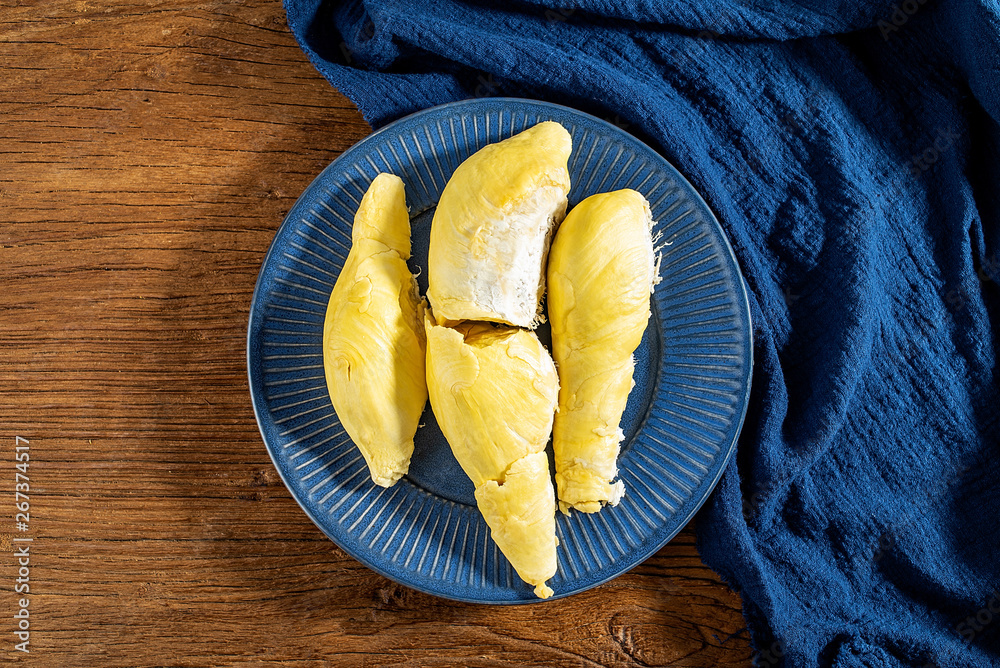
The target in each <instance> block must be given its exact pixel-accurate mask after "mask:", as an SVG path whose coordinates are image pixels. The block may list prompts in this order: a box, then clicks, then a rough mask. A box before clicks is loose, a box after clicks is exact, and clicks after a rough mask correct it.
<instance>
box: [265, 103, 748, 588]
mask: <svg viewBox="0 0 1000 668" xmlns="http://www.w3.org/2000/svg"><path fill="white" fill-rule="evenodd" d="M543 120H554V121H558V122H560V123H562V124H563V126H565V127H566V129H567V130H569V132H570V134H571V135H572V136H573V153H572V155H571V157H570V160H569V170H570V177H571V179H572V183H573V188H572V190H571V191H570V196H569V199H570V206H572V205H574V204H576V203H577V202H579V201H580V200H581V199H583V198H585V197H587V196H588V195H592V194H594V193H598V192H607V191H611V190H617V189H620V188H634V189H635V190H638V191H639V192H641V193H642V194H643V195H645V196H646V199H647V200H649V202H650V205H651V206H652V211H653V219H654V220H656V221H657V222H656V227H655V229H654V234H659V235H660V241H659V242H660V243H662V244H664V246H663V248H662V252H663V258H662V262H661V263H660V276H661V279H662V280H661V282H660V284H659V285H658V286H657V288H656V292H655V294H654V296H653V304H652V312H653V314H652V318H651V319H650V323H649V327H648V328H647V329H646V334H645V336H644V338H643V341H642V344H641V346H640V347H639V349H638V350H637V351H636V354H635V356H636V373H635V387H634V388H633V389H632V392H631V394H630V395H629V401H628V408H627V410H626V412H625V416H624V418H623V420H622V429H623V430H624V432H625V435H626V438H625V441H624V443H623V444H622V445H623V448H622V455H621V458H620V461H619V467H620V477H621V479H622V480H624V481H625V487H626V495H625V498H624V499H623V500H622V502H621V503H620V504H619V505H618V506H617V507H615V508H610V507H608V508H605V509H604V510H602V511H601V512H600V513H596V514H591V515H587V514H583V513H573V515H572V516H570V517H565V516H563V515H559V516H558V517H557V521H556V529H557V532H558V536H559V550H558V555H559V570H558V572H557V573H556V575H555V577H554V578H552V580H550V582H549V584H550V585H551V586H552V588H553V589H554V590H555V592H556V597H561V596H568V595H570V594H574V593H576V592H580V591H583V590H585V589H588V588H590V587H594V586H596V585H598V584H600V583H602V582H605V581H607V580H609V579H611V578H613V577H615V576H617V575H619V574H621V573H623V572H625V571H627V570H629V569H630V568H632V567H634V566H635V565H637V564H639V563H641V562H642V561H643V560H645V559H646V558H647V557H649V556H650V555H651V554H653V553H654V552H655V551H656V550H658V549H659V548H660V547H661V546H662V545H663V544H664V543H666V542H667V541H668V540H670V539H671V538H672V537H673V536H674V535H675V534H676V533H677V532H678V531H679V530H680V529H681V528H682V527H683V526H684V525H685V524H686V523H687V522H688V520H690V519H691V517H692V515H694V513H695V511H696V510H697V509H698V508H699V507H700V506H701V504H702V503H703V502H704V501H705V499H706V497H707V496H708V494H709V493H710V492H711V490H712V488H713V487H714V485H715V483H716V482H717V481H718V479H719V476H720V475H721V473H722V470H723V468H724V467H725V465H726V462H727V460H728V459H729V456H730V454H731V453H732V451H733V449H734V447H735V442H736V436H737V434H738V433H739V430H740V426H741V424H742V421H743V415H744V413H745V410H746V405H747V398H748V395H749V389H750V371H751V366H752V360H751V333H750V314H749V308H748V305H747V298H746V292H745V289H744V286H743V280H742V278H741V276H740V272H739V269H738V267H737V265H736V261H735V259H734V258H733V253H732V249H731V248H730V247H729V243H728V242H727V241H726V238H725V236H724V235H723V232H722V229H721V228H720V227H719V224H718V222H716V220H715V218H714V216H713V215H712V212H711V211H709V209H708V207H707V206H706V205H705V202H704V201H702V199H701V197H699V196H698V193H697V192H695V190H694V188H692V187H691V185H690V184H689V183H688V182H687V181H685V180H684V178H683V177H682V176H681V175H680V174H679V173H678V172H677V170H675V169H674V168H673V167H671V166H670V165H669V164H668V163H667V162H666V161H665V160H664V159H663V158H662V157H660V156H659V155H658V154H657V153H656V152H655V151H653V150H652V149H650V148H649V147H648V146H646V145H645V144H643V143H641V142H639V141H638V140H636V139H635V138H634V137H632V136H630V135H628V134H626V133H625V132H623V131H622V130H620V129H618V128H616V127H615V126H613V125H610V124H609V123H606V122H604V121H601V120H599V119H597V118H594V117H592V116H589V115H587V114H583V113H580V112H578V111H574V110H572V109H568V108H566V107H560V106H557V105H553V104H547V103H543V102H534V101H530V100H519V99H502V98H494V99H485V100H472V101H466V102H457V103H453V104H447V105H444V106H441V107H435V108H433V109H428V110H426V111H422V112H419V113H416V114H413V115H412V116H409V117H407V118H404V119H402V120H399V121H397V122H395V123H393V124H391V125H389V126H387V127H385V128H383V129H382V130H380V131H378V132H376V133H374V134H372V135H371V136H369V137H367V138H366V139H364V140H363V141H361V142H359V143H358V144H357V145H355V146H353V147H352V148H350V149H348V150H347V151H345V152H344V154H343V155H341V156H340V157H339V158H338V159H337V160H335V161H334V162H333V164H331V165H330V166H329V167H327V168H326V169H325V170H324V171H323V173H322V174H320V175H319V176H318V177H317V178H316V180H315V181H313V182H312V184H311V185H310V186H309V187H308V188H307V189H306V191H305V192H304V193H303V194H302V196H301V197H300V198H299V200H298V201H297V202H296V203H295V205H294V206H293V207H292V209H291V211H290V212H289V214H288V217H287V218H286V219H285V221H284V223H283V224H282V226H281V228H280V229H279V230H278V233H277V236H276V237H275V239H274V242H273V243H272V245H271V248H270V250H269V252H268V254H267V257H266V259H265V260H264V265H263V268H262V269H261V272H260V277H259V279H258V281H257V288H256V290H255V291H254V296H253V306H252V308H251V311H250V324H249V334H248V341H247V365H248V367H249V375H250V391H251V394H252V396H253V405H254V411H255V412H256V415H257V422H258V424H259V425H260V431H261V434H263V437H264V442H265V444H266V445H267V449H268V451H269V452H270V454H271V458H272V459H273V460H274V465H275V466H276V467H277V469H278V471H279V472H280V474H281V477H282V479H283V480H284V481H285V484H286V485H287V486H288V489H289V490H291V492H292V495H293V496H294V497H295V498H296V500H297V501H298V502H299V504H301V506H302V508H303V509H304V510H305V511H306V513H307V514H308V515H309V517H310V518H311V519H312V520H313V522H315V523H316V524H317V525H318V526H319V527H320V528H321V529H322V530H323V531H324V532H325V533H326V534H327V535H328V536H329V537H330V538H331V539H332V540H333V541H334V542H335V543H337V545H339V546H340V547H341V548H343V549H344V550H345V551H346V552H348V553H349V554H350V555H352V556H353V557H355V558H356V559H358V560H359V561H361V562H362V563H364V564H366V565H368V566H369V567H371V568H372V569H373V570H375V571H377V572H379V573H381V574H383V575H385V576H386V577H389V578H392V579H393V580H396V581H397V582H400V583H402V584H405V585H408V586H410V587H413V588H414V589H419V590H421V591H424V592H428V593H431V594H434V595H436V596H442V597H444V598H450V599H455V600H461V601H474V602H480V603H522V602H529V601H536V600H538V599H536V598H535V596H534V594H532V591H531V588H530V587H529V586H528V585H526V584H524V583H523V582H521V580H520V579H519V578H518V577H517V574H516V573H515V572H514V570H513V569H512V568H511V566H510V564H509V563H508V562H507V560H506V559H505V558H504V556H503V555H502V554H501V553H500V551H499V550H498V549H497V547H496V545H495V544H494V543H493V541H492V540H491V539H490V532H489V529H488V528H487V526H486V523H485V522H484V521H483V519H482V517H481V516H480V514H479V511H478V510H477V509H476V505H475V499H474V496H473V487H472V483H471V482H470V481H469V480H468V478H467V477H466V476H465V474H464V473H463V472H462V470H461V468H460V467H459V465H458V463H457V462H456V461H455V459H454V458H453V457H452V454H451V451H450V449H449V447H448V444H447V442H446V441H445V439H444V437H443V436H442V434H441V431H440V430H439V428H438V426H437V423H436V422H435V420H434V416H433V414H432V413H431V411H430V407H429V405H428V407H427V409H426V411H425V413H424V417H423V419H422V423H423V424H424V426H423V427H421V428H420V429H419V431H418V432H417V436H416V442H415V452H414V454H413V459H412V463H411V465H410V472H409V474H408V475H407V476H406V477H404V478H403V479H402V480H400V481H399V482H398V483H397V484H396V485H394V486H393V487H391V488H389V489H383V488H381V487H377V486H375V485H374V484H373V483H372V482H371V480H370V478H369V477H368V470H367V468H366V466H365V462H364V460H363V459H362V457H361V454H360V452H359V451H358V449H357V448H356V447H355V445H354V444H353V443H352V442H351V440H350V438H349V437H348V436H347V435H346V434H345V433H344V430H343V427H341V425H340V422H339V421H338V420H337V415H336V413H335V412H334V410H333V406H332V405H331V403H330V398H329V396H328V394H327V389H326V382H325V379H324V374H323V352H322V338H323V319H324V315H325V310H326V304H327V300H328V299H329V297H330V292H331V290H332V289H333V285H334V282H335V281H336V280H337V276H338V274H339V272H340V270H341V267H342V266H343V263H344V259H345V258H346V257H347V253H348V251H349V249H350V246H351V221H352V220H353V218H354V213H355V211H356V210H357V207H358V203H359V202H360V201H361V197H362V195H363V194H364V192H365V190H366V189H367V188H368V185H369V183H370V182H371V180H372V179H373V178H374V177H375V175H376V174H378V173H379V172H392V173H393V174H396V175H398V176H399V177H401V178H402V179H403V182H404V183H405V184H406V199H407V204H408V205H409V206H410V213H411V219H412V223H411V224H412V230H413V258H412V260H411V263H410V264H411V268H412V269H413V270H414V271H418V268H420V267H424V266H426V257H427V241H428V237H429V233H430V225H431V217H432V215H433V213H434V207H435V206H436V205H437V202H438V198H439V196H440V194H441V190H442V189H443V188H444V185H445V183H446V182H447V180H448V178H449V177H450V176H451V174H452V172H453V171H454V170H455V168H456V167H457V166H458V165H459V163H461V162H462V161H463V160H465V158H466V157H468V156H469V155H471V154H472V153H473V152H475V151H476V150H478V149H480V148H482V147H483V146H485V145H486V144H488V143H491V142H496V141H499V140H501V139H505V138H507V137H510V136H511V135H513V134H516V133H518V132H520V131H521V130H524V129H525V128H528V127H530V126H532V125H534V124H536V123H538V122H540V121H543ZM420 283H421V285H420V287H421V291H425V290H426V289H427V285H426V272H423V271H421V273H420ZM544 334H545V332H543V333H542V336H543V340H544Z"/></svg>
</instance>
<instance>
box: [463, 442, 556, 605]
mask: <svg viewBox="0 0 1000 668" xmlns="http://www.w3.org/2000/svg"><path fill="white" fill-rule="evenodd" d="M476 503H477V504H478V505H479V510H480V512H482V513H483V517H484V518H485V519H486V524H487V525H489V527H490V533H491V535H492V536H493V540H494V541H496V544H497V545H498V546H499V547H500V551H501V552H503V553H504V554H505V555H508V557H507V558H508V559H509V560H510V562H511V564H513V566H514V569H515V570H516V571H517V574H518V575H519V576H520V577H521V579H522V580H524V581H525V582H527V583H529V584H532V585H534V586H535V595H537V596H538V597H539V598H548V597H549V596H551V595H552V593H553V592H552V589H551V588H550V587H549V586H548V585H546V584H545V581H546V580H548V579H549V578H551V577H552V576H553V575H555V572H556V550H555V548H556V544H557V543H558V539H557V538H556V539H555V540H553V539H554V538H555V533H556V518H555V512H556V496H555V492H554V491H553V489H552V478H551V477H550V473H549V459H548V457H547V456H546V454H545V452H535V453H532V454H530V455H525V456H524V457H522V458H521V459H518V460H517V461H516V462H514V463H513V464H511V465H510V468H509V469H508V470H507V476H506V478H505V479H504V482H503V484H502V485H501V484H500V483H498V482H496V481H493V480H489V481H487V482H484V483H483V484H482V485H480V486H479V487H477V488H476ZM512 554H514V555H517V557H516V558H511V557H510V556H509V555H512Z"/></svg>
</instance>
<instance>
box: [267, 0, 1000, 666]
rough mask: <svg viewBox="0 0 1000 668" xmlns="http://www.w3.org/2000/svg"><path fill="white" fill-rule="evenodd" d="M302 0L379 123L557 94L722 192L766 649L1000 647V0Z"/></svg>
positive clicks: (753, 621) (975, 650) (740, 540)
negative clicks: (745, 366) (740, 320)
mask: <svg viewBox="0 0 1000 668" xmlns="http://www.w3.org/2000/svg"><path fill="white" fill-rule="evenodd" d="M286 9H287V13H288V19H289V24H290V26H291V28H292V30H293V31H294V32H295V34H296V36H297V37H298V39H299V41H300V43H301V45H302V47H303V49H304V50H305V51H306V53H308V55H309V57H310V58H311V59H312V61H313V63H315V65H316V66H317V67H318V68H319V70H320V71H321V72H322V73H323V74H324V75H325V76H326V77H327V78H328V79H329V80H330V82H331V83H332V84H333V85H334V86H336V87H337V88H338V89H339V90H340V91H341V92H342V93H344V94H345V95H346V96H347V97H349V98H350V99H351V100H353V101H354V102H355V103H356V104H357V105H358V106H359V107H360V109H361V111H362V113H363V114H364V116H365V118H366V119H367V120H368V121H369V122H370V123H371V124H372V125H373V126H376V127H377V126H380V125H383V124H385V123H386V122H388V121H391V120H393V119H395V118H398V117H400V116H402V115H405V114H408V113H410V112H413V111H416V110H419V109H422V108H425V107H428V106H432V105H436V104H441V103H444V102H450V101H453V100H459V99H464V98H469V97H473V96H487V95H488V96H516V97H529V98H538V99H544V100H549V101H552V102H557V103H561V104H565V105H569V106H573V107H576V108H579V109H581V110H583V111H587V112H590V113H593V114H595V115H598V116H601V117H604V118H607V119H610V120H612V121H613V122H616V123H618V124H619V125H620V126H622V127H624V128H625V129H627V130H628V131H629V132H632V133H633V134H635V135H637V136H639V137H640V138H642V139H643V140H645V141H646V142H647V143H649V144H650V145H652V146H653V147H655V148H656V149H658V150H659V151H661V152H662V153H663V155H664V156H666V158H667V159H668V160H670V161H671V162H672V163H673V164H674V165H675V166H676V167H677V168H678V169H679V170H680V171H681V172H682V173H683V174H685V175H686V176H687V178H688V179H689V180H690V181H691V182H692V183H693V184H694V186H695V187H696V188H697V189H698V190H699V191H700V192H701V193H702V195H703V196H704V197H705V199H706V200H707V201H708V204H709V206H710V207H711V208H712V209H713V210H714V211H715V213H716V214H717V215H718V217H719V219H720V221H721V223H722V225H723V227H724V228H725V230H726V233H727V234H728V235H729V238H730V240H731V241H732V244H733V247H734V249H735V251H736V255H737V257H738V259H739V262H740V265H741V268H742V271H743V273H744V276H745V277H746V281H747V284H748V287H749V290H750V303H751V309H752V315H753V320H754V338H755V348H756V349H755V356H756V360H757V362H756V368H755V371H754V378H753V391H752V397H751V403H750V410H749V414H748V416H747V420H746V425H745V428H744V430H743V434H742V436H741V438H740V441H739V445H738V450H737V455H736V457H735V459H734V460H733V461H732V463H731V464H730V466H729V467H728V469H727V470H726V473H725V475H724V476H723V478H722V480H721V482H720V484H719V486H718V488H717V489H716V491H715V493H714V494H713V495H712V498H711V500H710V502H709V503H708V504H707V505H706V507H705V508H704V509H703V511H702V512H701V513H700V515H699V517H698V521H697V531H698V536H699V549H700V552H701V555H702V557H703V558H704V560H705V562H706V563H707V564H708V565H709V566H711V567H712V568H714V569H715V570H716V571H718V572H719V573H720V574H721V575H722V577H723V578H725V580H726V581H727V582H728V583H729V584H730V585H732V586H733V587H734V588H735V589H736V590H737V591H738V592H739V593H740V594H741V595H742V597H743V602H744V613H745V615H746V619H747V623H748V627H749V630H750V633H751V635H752V640H753V642H754V644H755V646H756V647H757V648H758V650H759V653H758V655H757V657H756V659H755V664H756V665H762V666H777V665H787V666H816V665H820V666H836V667H837V668H847V667H854V666H879V667H882V666H885V667H889V666H891V667H893V668H896V667H899V666H962V667H964V666H996V665H1000V463H998V462H1000V418H998V414H1000V402H998V400H1000V392H998V385H1000V380H998V372H997V352H998V348H1000V342H998V335H1000V328H998V324H1000V285H998V282H1000V126H998V123H1000V5H998V3H997V0H952V1H951V2H947V3H946V2H936V1H935V0H902V1H901V2H900V3H899V4H896V3H895V2H893V1H892V0H876V1H875V2H868V3H855V2H848V1H846V0H785V1H784V2H774V3H764V2H759V1H758V0H678V1H677V2H671V3H656V2H653V1H652V0H618V1H613V0H565V1H564V2H563V3H562V4H561V5H559V6H556V7H545V6H543V4H542V3H541V2H538V1H536V0H520V1H515V0H509V1H508V2H503V3H500V2H492V1H491V0H464V1H462V0H365V2H364V3H363V4H362V3H361V2H357V1H353V2H346V3H343V4H336V3H329V2H328V3H321V0H286Z"/></svg>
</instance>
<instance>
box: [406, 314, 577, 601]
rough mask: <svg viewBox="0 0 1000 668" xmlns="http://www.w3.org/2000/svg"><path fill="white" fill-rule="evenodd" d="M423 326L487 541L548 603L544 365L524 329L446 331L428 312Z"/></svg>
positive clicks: (437, 394)
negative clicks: (488, 533) (486, 529)
mask: <svg viewBox="0 0 1000 668" xmlns="http://www.w3.org/2000/svg"><path fill="white" fill-rule="evenodd" d="M425 323H426V326H427V388H428V390H429V394H430V401H431V407H432V408H433V409H434V415H435V416H436V417H437V421H438V425H440V427H441V431H442V433H444V436H445V438H446V439H447V440H448V443H449V445H450V446H451V449H452V452H453V453H454V454H455V459H457V460H458V463H459V464H460V465H461V467H462V469H463V470H464V471H465V472H466V474H467V475H468V476H469V478H470V479H471V480H472V482H473V484H474V485H475V487H476V500H477V502H478V503H479V509H480V511H481V512H482V513H483V516H484V518H485V519H486V523H487V524H488V525H489V527H490V531H491V533H492V535H493V539H494V540H495V541H496V543H497V545H498V546H499V547H500V550H501V551H502V552H503V553H504V555H505V556H506V557H507V559H508V560H509V561H510V563H511V565H513V567H514V569H515V570H516V571H517V573H518V575H520V576H521V578H522V579H523V580H524V581H525V582H528V583H529V584H531V585H533V586H534V587H535V593H536V594H537V595H538V596H540V597H542V598H546V597H548V596H550V595H551V593H552V590H551V589H549V588H548V587H547V586H546V585H545V581H546V580H548V579H549V578H551V577H552V576H553V575H555V571H556V544H557V540H556V535H555V492H554V490H553V488H552V480H551V478H550V477H549V466H548V460H547V458H546V455H545V445H546V443H547V442H548V440H549V435H550V434H551V431H552V419H553V412H554V411H555V408H556V403H557V401H558V394H559V379H558V376H557V374H556V369H555V365H554V364H553V362H552V358H551V357H550V356H549V353H548V351H547V350H546V349H545V346H543V345H542V343H541V341H539V340H538V337H537V336H536V335H535V334H534V333H533V332H529V331H526V330H523V329H515V328H510V327H496V326H493V325H490V324H488V323H481V322H477V323H471V322H466V323H462V324H460V325H458V326H456V327H454V328H452V327H445V326H441V325H437V324H435V322H434V321H433V319H432V318H431V317H430V315H428V316H427V317H426V318H425ZM546 518H547V519H546Z"/></svg>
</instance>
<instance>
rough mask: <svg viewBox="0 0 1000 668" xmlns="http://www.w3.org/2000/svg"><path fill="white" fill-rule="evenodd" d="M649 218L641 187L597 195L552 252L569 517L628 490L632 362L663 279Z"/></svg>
mask: <svg viewBox="0 0 1000 668" xmlns="http://www.w3.org/2000/svg"><path fill="white" fill-rule="evenodd" d="M652 225H653V221H652V216H651V214H650V210H649V204H648V203H647V202H646V199H645V198H644V197H643V196H642V195H640V194H639V193H637V192H636V191H634V190H618V191H616V192H611V193H602V194H599V195H593V196H591V197H588V198H587V199H585V200H583V201H582V202H580V203H579V204H578V205H577V206H575V207H574V208H573V210H572V211H570V213H569V215H568V216H566V220H564V221H563V223H562V225H561V226H560V228H559V231H558V232H557V233H556V237H555V239H554V240H553V242H552V249H551V251H550V253H549V264H548V289H549V296H548V309H549V321H550V323H551V326H552V350H553V355H554V357H555V361H556V364H557V366H558V368H559V380H560V384H561V389H560V391H559V412H558V413H557V414H556V418H555V425H554V431H553V448H554V450H555V464H556V484H557V486H558V491H559V507H560V509H561V510H563V512H567V511H568V510H569V509H570V508H576V509H577V510H580V511H583V512H587V513H590V512H596V511H598V510H600V508H601V506H602V505H603V504H604V503H611V504H612V505H616V504H617V503H618V501H619V500H620V499H621V497H622V495H623V494H624V493H625V488H624V484H623V483H622V482H621V481H617V482H616V481H614V479H615V478H616V477H617V475H618V466H617V459H618V453H619V449H620V445H621V441H622V440H623V439H624V434H623V433H622V431H621V428H620V426H619V424H620V422H621V418H622V413H623V412H624V410H625V405H626V403H627V401H628V394H629V392H630V391H631V389H632V386H633V384H634V383H633V380H632V371H633V368H634V360H633V357H632V353H633V352H634V351H635V349H636V348H637V347H638V346H639V342H640V341H641V340H642V334H643V332H644V331H645V329H646V325H647V323H648V322H649V315H650V311H649V301H650V293H651V292H652V289H653V284H654V280H655V278H654V277H655V273H656V269H655V267H656V259H655V253H654V250H653V239H652V235H651V230H652Z"/></svg>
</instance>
